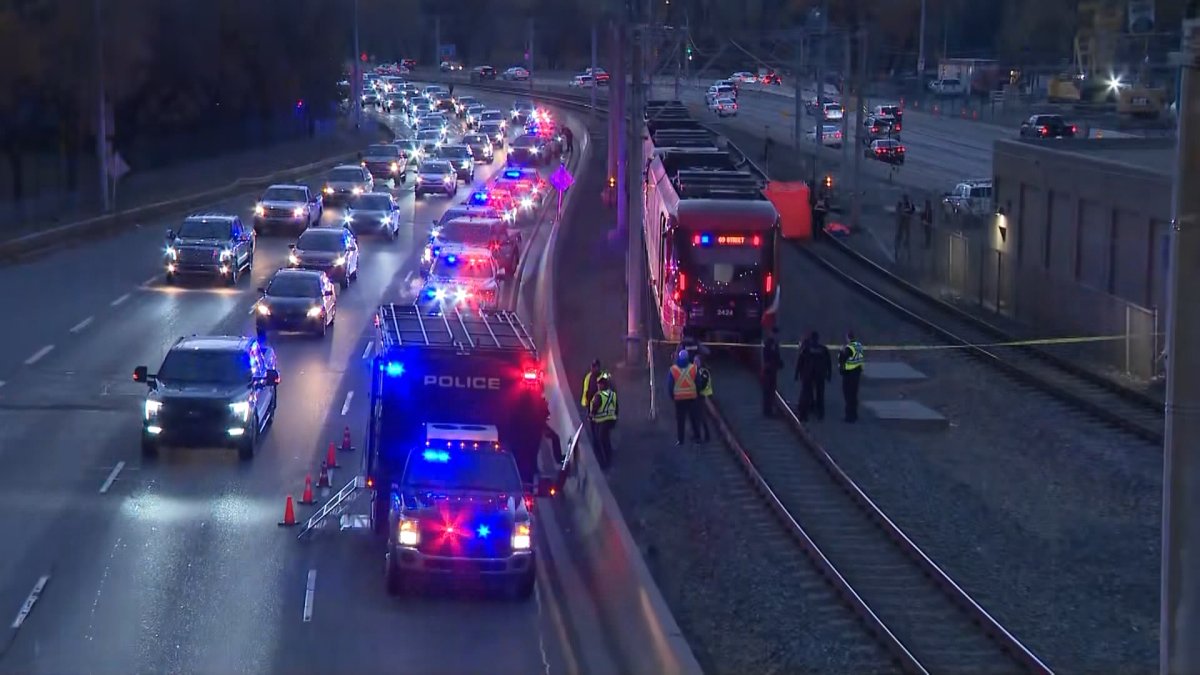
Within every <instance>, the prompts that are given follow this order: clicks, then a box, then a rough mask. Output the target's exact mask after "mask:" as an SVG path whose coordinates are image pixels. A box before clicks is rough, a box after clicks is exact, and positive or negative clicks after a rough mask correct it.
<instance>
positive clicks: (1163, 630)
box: [1159, 14, 1200, 675]
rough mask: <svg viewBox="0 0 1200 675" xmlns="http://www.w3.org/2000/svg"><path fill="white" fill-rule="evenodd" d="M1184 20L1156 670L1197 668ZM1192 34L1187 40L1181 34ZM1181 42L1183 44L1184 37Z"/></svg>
mask: <svg viewBox="0 0 1200 675" xmlns="http://www.w3.org/2000/svg"><path fill="white" fill-rule="evenodd" d="M1192 17H1194V14H1193V15H1192V16H1189V18H1188V19H1185V20H1184V29H1183V35H1184V46H1183V51H1182V54H1181V56H1182V58H1183V61H1182V63H1183V72H1182V73H1181V77H1180V93H1179V97H1178V99H1177V100H1178V101H1179V106H1178V108H1179V128H1178V138H1179V142H1178V143H1177V148H1178V149H1177V150H1176V153H1177V160H1176V172H1175V194H1174V201H1175V205H1174V213H1173V215H1174V220H1173V227H1172V229H1171V254H1170V263H1169V269H1168V277H1169V279H1168V288H1167V345H1166V356H1167V360H1166V370H1167V404H1166V429H1165V433H1164V436H1163V445H1164V453H1165V454H1164V461H1163V473H1164V475H1163V543H1162V550H1163V557H1162V595H1161V603H1162V617H1161V619H1162V625H1161V627H1160V633H1159V634H1160V638H1159V639H1160V647H1161V652H1162V653H1161V658H1160V659H1159V662H1160V666H1159V667H1160V670H1161V672H1162V673H1164V675H1192V674H1193V673H1197V672H1200V350H1197V345H1200V305H1197V304H1196V301H1195V289H1196V286H1197V285H1198V284H1200V262H1198V261H1200V190H1197V189H1196V185H1197V183H1198V182H1200V63H1198V62H1197V59H1198V57H1200V19H1196V18H1192ZM1189 34H1190V35H1194V36H1195V37H1193V38H1192V40H1188V39H1187V38H1188V35H1189ZM1189 42H1190V43H1191V44H1189Z"/></svg>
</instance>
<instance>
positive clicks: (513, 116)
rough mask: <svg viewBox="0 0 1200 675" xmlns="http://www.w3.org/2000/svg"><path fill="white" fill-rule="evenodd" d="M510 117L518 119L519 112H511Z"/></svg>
mask: <svg viewBox="0 0 1200 675" xmlns="http://www.w3.org/2000/svg"><path fill="white" fill-rule="evenodd" d="M509 115H510V116H511V117H512V118H513V119H516V118H517V111H516V110H513V111H512V112H510V113H509Z"/></svg>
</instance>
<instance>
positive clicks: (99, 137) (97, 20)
mask: <svg viewBox="0 0 1200 675" xmlns="http://www.w3.org/2000/svg"><path fill="white" fill-rule="evenodd" d="M92 12H93V14H94V16H93V22H94V24H95V35H96V84H97V89H96V163H97V164H98V165H99V168H100V176H99V177H100V208H101V209H102V212H103V213H108V212H109V210H111V209H112V194H111V193H110V188H109V183H110V182H111V179H110V178H109V171H108V169H109V164H108V156H109V154H111V153H110V152H109V150H108V101H107V98H108V94H107V92H106V91H105V73H104V22H103V20H102V19H101V13H100V0H94V2H93V3H92Z"/></svg>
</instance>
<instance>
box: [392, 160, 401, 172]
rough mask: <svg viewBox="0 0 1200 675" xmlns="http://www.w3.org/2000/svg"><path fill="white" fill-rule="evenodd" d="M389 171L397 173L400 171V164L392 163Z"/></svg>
mask: <svg viewBox="0 0 1200 675" xmlns="http://www.w3.org/2000/svg"><path fill="white" fill-rule="evenodd" d="M391 169H392V173H396V172H397V171H399V170H400V163H399V162H392V165H391Z"/></svg>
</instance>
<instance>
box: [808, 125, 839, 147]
mask: <svg viewBox="0 0 1200 675" xmlns="http://www.w3.org/2000/svg"><path fill="white" fill-rule="evenodd" d="M808 138H809V141H810V142H813V143H816V141H817V129H816V128H815V127H814V128H812V129H809V130H808ZM821 145H824V146H825V147H827V148H840V147H842V127H841V126H840V125H837V124H822V125H821Z"/></svg>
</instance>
